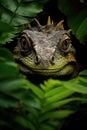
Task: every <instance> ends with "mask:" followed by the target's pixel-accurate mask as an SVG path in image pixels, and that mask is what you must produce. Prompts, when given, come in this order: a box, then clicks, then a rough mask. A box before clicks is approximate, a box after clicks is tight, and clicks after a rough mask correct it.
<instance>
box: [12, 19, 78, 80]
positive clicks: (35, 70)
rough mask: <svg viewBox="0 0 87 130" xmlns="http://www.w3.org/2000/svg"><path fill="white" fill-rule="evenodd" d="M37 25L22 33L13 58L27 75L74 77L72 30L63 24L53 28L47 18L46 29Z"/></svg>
mask: <svg viewBox="0 0 87 130" xmlns="http://www.w3.org/2000/svg"><path fill="white" fill-rule="evenodd" d="M36 22H37V23H38V26H37V27H30V26H29V28H28V29H25V30H23V32H21V34H20V36H19V38H18V40H17V44H16V46H15V48H14V58H15V59H16V61H17V63H18V64H19V66H20V70H21V71H23V72H24V73H26V74H29V75H30V74H32V75H42V76H51V77H60V76H68V75H73V73H74V72H75V69H76V64H77V62H76V59H75V49H74V47H73V45H72V43H71V38H70V31H69V30H64V28H63V21H61V22H59V23H58V24H57V25H54V23H53V22H51V19H50V17H48V22H47V24H46V25H45V26H42V25H40V23H39V22H38V21H37V20H36Z"/></svg>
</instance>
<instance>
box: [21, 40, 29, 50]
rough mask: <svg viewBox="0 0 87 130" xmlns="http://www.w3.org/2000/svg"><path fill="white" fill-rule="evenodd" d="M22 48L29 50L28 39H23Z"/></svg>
mask: <svg viewBox="0 0 87 130" xmlns="http://www.w3.org/2000/svg"><path fill="white" fill-rule="evenodd" d="M22 47H23V49H27V48H28V44H27V41H26V39H22Z"/></svg>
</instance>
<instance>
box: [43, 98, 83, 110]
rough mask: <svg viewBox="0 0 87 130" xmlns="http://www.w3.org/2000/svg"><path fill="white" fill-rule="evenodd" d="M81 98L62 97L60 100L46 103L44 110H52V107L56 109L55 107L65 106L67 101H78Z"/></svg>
mask: <svg viewBox="0 0 87 130" xmlns="http://www.w3.org/2000/svg"><path fill="white" fill-rule="evenodd" d="M80 100H81V98H79V97H73V98H67V99H63V100H61V101H56V102H53V103H52V104H50V105H49V104H47V105H46V108H47V109H46V111H49V110H53V109H56V108H60V107H62V106H65V105H67V104H69V103H72V102H75V101H80Z"/></svg>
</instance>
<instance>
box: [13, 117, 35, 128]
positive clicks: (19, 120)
mask: <svg viewBox="0 0 87 130" xmlns="http://www.w3.org/2000/svg"><path fill="white" fill-rule="evenodd" d="M15 121H16V122H17V123H19V124H20V125H21V126H22V127H24V128H28V129H31V130H35V126H34V125H33V124H32V122H30V121H29V120H27V119H26V118H25V117H23V116H17V117H16V118H15Z"/></svg>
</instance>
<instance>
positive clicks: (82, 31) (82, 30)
mask: <svg viewBox="0 0 87 130" xmlns="http://www.w3.org/2000/svg"><path fill="white" fill-rule="evenodd" d="M86 26H87V18H85V19H84V20H83V22H82V23H81V24H80V26H79V28H78V30H77V31H76V37H77V38H78V39H80V42H82V43H83V42H84V41H85V40H87V38H86V37H87V29H86ZM85 38H86V39H85Z"/></svg>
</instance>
